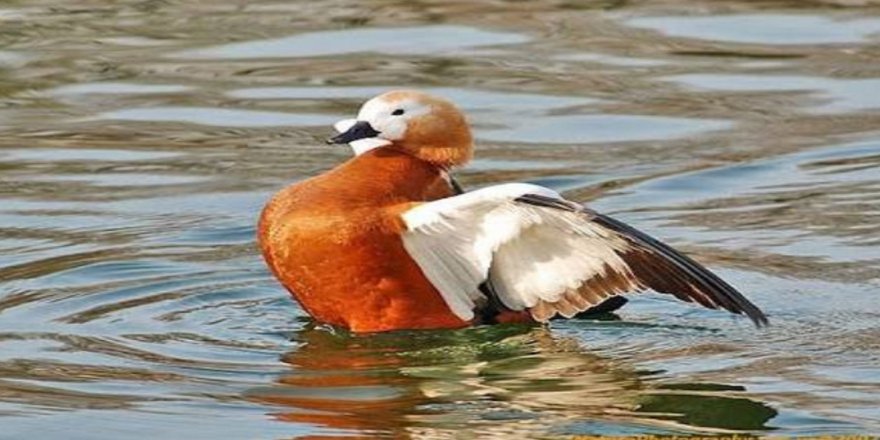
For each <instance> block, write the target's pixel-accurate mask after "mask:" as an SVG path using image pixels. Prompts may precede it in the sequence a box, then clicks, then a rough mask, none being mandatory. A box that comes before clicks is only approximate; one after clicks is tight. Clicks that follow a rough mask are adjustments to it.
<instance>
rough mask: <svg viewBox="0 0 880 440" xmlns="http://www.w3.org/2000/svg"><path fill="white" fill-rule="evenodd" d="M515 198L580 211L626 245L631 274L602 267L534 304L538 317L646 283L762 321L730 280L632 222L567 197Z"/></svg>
mask: <svg viewBox="0 0 880 440" xmlns="http://www.w3.org/2000/svg"><path fill="white" fill-rule="evenodd" d="M516 201H517V202H521V203H526V204H530V205H534V206H541V207H545V208H553V209H561V210H565V211H569V212H576V213H579V214H582V215H584V218H585V220H586V221H590V222H592V223H594V224H596V225H599V226H601V227H603V228H605V229H608V230H609V231H612V232H613V233H614V234H615V235H617V236H619V237H620V238H622V239H623V240H625V241H626V243H627V244H628V246H625V247H624V248H623V249H621V250H616V251H615V252H616V253H617V254H618V255H619V256H620V258H621V259H623V261H624V262H625V263H626V264H627V266H628V267H629V269H630V271H631V273H629V274H624V273H618V272H614V271H612V270H610V269H609V270H606V271H605V272H604V273H603V274H601V275H597V276H596V277H594V278H592V279H590V280H588V281H587V282H586V283H585V284H584V285H583V286H581V288H579V289H577V291H572V292H567V293H566V294H565V295H564V296H563V297H562V299H561V300H560V302H558V303H553V304H548V303H539V304H538V305H537V306H536V312H537V314H538V315H539V316H542V317H543V316H544V315H547V314H550V315H552V314H554V313H556V312H559V313H561V314H563V315H568V314H569V313H570V312H571V309H572V307H574V308H580V307H576V306H578V304H573V303H574V302H577V301H578V299H577V297H581V298H587V300H588V301H587V302H588V303H592V304H595V300H596V299H600V300H601V299H603V298H605V297H607V296H612V295H617V294H621V293H624V292H625V291H632V290H640V289H641V288H650V289H653V290H656V291H657V292H661V293H667V294H671V295H674V296H675V297H677V298H679V299H681V300H683V301H688V302H696V303H698V304H700V305H702V306H704V307H708V308H711V309H717V308H719V307H720V308H723V309H725V310H728V311H730V312H732V313H736V314H745V315H746V316H748V317H749V318H750V319H751V320H752V321H753V322H754V323H755V324H756V325H758V326H762V325H766V324H767V317H766V316H765V315H764V313H763V312H762V311H761V310H760V309H759V308H758V307H757V306H755V305H754V304H752V303H751V302H750V301H749V300H748V299H746V298H745V297H744V296H743V295H742V294H741V293H739V292H738V291H737V290H736V289H734V288H733V287H732V286H731V285H730V284H727V283H726V282H724V280H722V279H721V278H719V277H718V276H717V275H715V274H714V273H712V272H711V271H709V269H706V268H705V267H704V266H703V265H701V264H700V263H697V262H696V261H694V260H692V259H691V258H689V257H687V256H685V255H683V254H682V253H680V252H678V251H676V250H675V249H673V248H671V247H669V246H668V245H666V244H664V243H662V242H660V241H658V240H656V239H654V238H653V237H651V236H649V235H647V234H645V233H644V232H641V231H639V230H638V229H635V228H633V227H632V226H629V225H627V224H625V223H623V222H621V221H618V220H615V219H613V218H611V217H608V216H606V215H603V214H599V213H597V212H595V211H592V210H589V209H587V208H584V207H582V206H580V205H578V204H576V203H572V202H568V201H566V200H560V199H554V198H550V197H544V196H539V195H534V194H527V195H524V196H522V197H519V198H517V199H516ZM539 316H536V319H537V318H538V317H539Z"/></svg>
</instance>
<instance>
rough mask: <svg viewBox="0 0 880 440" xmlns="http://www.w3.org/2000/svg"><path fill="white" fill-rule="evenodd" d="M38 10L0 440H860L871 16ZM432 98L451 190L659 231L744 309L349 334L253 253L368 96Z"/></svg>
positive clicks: (820, 10) (13, 249)
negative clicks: (460, 187)
mask: <svg viewBox="0 0 880 440" xmlns="http://www.w3.org/2000/svg"><path fill="white" fill-rule="evenodd" d="M651 3H653V4H647V2H641V3H634V4H630V2H611V1H597V2H590V3H577V2H554V1H539V2H509V3H504V4H502V3H498V4H495V3H488V2H487V3H486V4H470V3H450V2H419V3H412V2H370V3H368V4H364V3H363V2H344V1H341V2H333V3H332V4H328V3H326V2H297V3H289V2H277V3H272V2H270V1H251V2H246V3H231V2H220V1H202V2H198V3H193V2H179V3H178V2H161V1H151V0H147V1H132V2H112V3H107V2H98V1H89V0H75V1H68V2H63V3H62V4H61V5H60V6H59V5H58V4H57V2H47V1H36V0H34V1H20V2H12V3H7V4H5V5H3V9H0V438H3V439H6V438H9V439H16V438H64V439H120V438H143V437H150V438H161V437H166V438H190V439H202V438H205V439H207V438H210V439H218V438H222V439H239V438H240V439H244V438H248V439H251V438H291V437H300V436H311V437H312V438H322V437H325V438H326V437H332V436H339V435H360V436H364V437H383V436H391V437H400V438H444V437H449V438H452V437H462V436H465V437H467V436H480V437H481V438H486V437H490V436H495V437H499V438H500V437H503V438H521V437H542V438H556V437H558V438H567V436H569V435H571V434H608V435H624V434H646V433H655V434H662V433H667V434H669V433H676V434H694V433H697V434H710V433H731V432H738V433H741V432H749V433H754V434H768V435H770V434H772V435H786V436H787V435H805V434H825V433H873V434H880V410H878V407H880V368H878V367H877V365H878V362H880V324H878V323H880V303H878V300H877V297H876V295H877V293H878V291H880V172H878V168H880V35H878V32H880V5H878V4H876V3H874V2H870V1H861V2H855V1H844V0H840V1H830V0H821V1H814V2H782V1H778V2H769V1H767V2H745V1H742V2H736V1H725V2H718V1H713V2H709V1H705V2H696V3H695V2H684V1H675V0H672V1H667V2H651ZM397 87H411V88H420V89H426V90H429V91H432V92H434V93H438V94H441V95H445V96H447V97H450V98H452V99H454V100H455V101H457V102H459V103H460V104H461V105H462V107H464V109H465V110H466V111H467V112H468V114H469V116H470V118H471V120H472V122H473V124H474V126H475V129H476V136H477V139H478V142H479V148H478V159H477V160H476V161H475V162H474V163H473V164H472V166H470V167H469V168H467V169H465V170H462V171H460V172H459V174H458V175H459V176H460V178H461V180H462V181H463V182H464V183H465V184H466V185H467V186H469V187H472V188H473V187H479V186H481V185H486V184H490V183H500V182H509V181H528V182H533V183H538V184H543V185H547V186H550V187H553V188H555V189H557V190H560V191H563V192H564V193H565V194H566V195H567V196H568V197H570V198H572V199H575V200H579V201H583V202H588V203H589V204H590V205H591V206H592V207H594V208H596V209H600V210H603V211H606V212H609V213H612V214H614V215H616V216H617V217H619V218H621V219H623V220H625V221H627V222H630V223H632V224H634V225H636V226H638V227H640V228H642V229H645V230H647V231H649V232H651V233H653V234H654V235H657V236H659V237H661V238H663V239H664V240H666V241H668V242H670V243H672V244H674V245H676V246H677V247H680V248H682V249H684V250H686V251H688V252H689V253H691V254H692V255H694V256H695V257H696V258H698V259H699V260H701V261H704V262H706V263H707V264H708V265H710V266H711V267H712V268H713V269H716V270H717V271H718V272H719V273H720V274H721V275H723V276H724V277H725V278H726V279H728V280H729V281H730V282H731V283H732V284H734V285H736V286H738V287H739V288H740V289H741V290H742V291H743V292H745V293H746V294H747V296H749V297H750V298H751V299H753V300H754V301H755V302H756V303H757V304H759V305H760V306H762V308H763V309H764V310H766V311H767V313H768V314H769V315H770V319H771V321H772V323H773V325H772V326H771V327H769V328H767V329H762V330H757V329H754V328H753V327H752V326H751V325H750V324H749V323H748V322H746V321H745V320H744V319H737V318H735V317H731V316H729V315H727V314H724V313H718V312H712V311H705V310H702V309H698V308H695V307H691V306H688V305H682V304H677V303H674V302H673V301H672V300H670V299H668V298H665V297H660V296H655V295H643V296H639V297H637V298H634V300H633V301H632V302H631V304H630V305H629V306H628V307H627V308H625V309H624V310H623V311H621V312H620V314H619V318H620V319H619V320H608V321H569V322H554V323H553V325H552V326H551V328H550V329H540V328H527V327H516V326H513V327H511V326H506V327H505V326H499V327H491V328H477V329H467V330H461V331H438V332H419V333H397V334H385V335H374V336H353V335H348V334H345V333H344V332H339V331H336V332H334V331H331V330H329V329H326V328H322V327H320V326H317V327H316V326H315V325H314V324H313V323H310V322H309V320H308V319H307V317H306V316H305V315H304V314H303V312H302V311H301V310H300V309H299V308H298V307H297V306H296V305H294V304H293V303H292V302H291V301H290V300H289V299H288V297H287V295H286V294H285V293H284V292H283V291H282V289H281V288H280V287H279V286H278V285H277V284H276V283H275V281H274V280H273V279H272V278H271V277H270V276H269V274H268V273H267V271H266V269H265V268H264V265H263V263H262V261H261V259H260V257H259V255H258V252H257V250H256V248H255V246H254V223H255V219H256V216H257V214H258V212H259V209H260V208H261V206H262V204H263V203H264V201H265V200H266V199H267V198H268V197H269V195H270V194H272V193H273V192H274V191H276V190H278V189H279V188H281V187H282V186H284V185H286V184H287V183H289V182H293V181H296V180H299V179H302V178H305V177H307V176H311V175H314V174H317V173H320V172H322V171H324V170H327V169H328V168H330V167H332V166H334V165H335V164H338V163H340V162H341V161H343V160H345V159H346V158H347V157H348V155H349V153H348V151H346V150H345V149H341V148H331V147H328V146H325V145H324V144H323V142H322V139H323V138H325V137H326V136H327V135H328V134H329V133H330V127H329V124H331V123H332V122H334V121H336V120H338V119H342V118H345V117H351V115H352V114H354V112H355V111H356V108H357V106H358V105H359V104H360V102H362V101H363V100H364V99H366V98H368V97H370V96H372V95H374V94H376V93H378V92H381V91H384V90H387V89H389V88H397Z"/></svg>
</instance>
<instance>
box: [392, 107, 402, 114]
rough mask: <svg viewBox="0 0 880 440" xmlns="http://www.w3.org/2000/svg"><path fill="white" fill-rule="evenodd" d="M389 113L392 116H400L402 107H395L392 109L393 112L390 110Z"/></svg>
mask: <svg viewBox="0 0 880 440" xmlns="http://www.w3.org/2000/svg"><path fill="white" fill-rule="evenodd" d="M391 114H392V115H394V116H400V115H402V114H403V109H402V108H399V109H397V110H394V111H393V112H391Z"/></svg>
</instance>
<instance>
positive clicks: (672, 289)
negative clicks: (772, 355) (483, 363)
mask: <svg viewBox="0 0 880 440" xmlns="http://www.w3.org/2000/svg"><path fill="white" fill-rule="evenodd" d="M402 218H403V221H404V223H405V224H406V229H407V230H406V231H405V232H404V234H403V243H404V247H405V248H406V250H407V252H408V253H409V254H410V256H411V257H412V258H413V259H414V260H415V261H416V263H417V264H418V265H419V267H420V268H421V269H422V272H423V273H424V274H425V276H426V277H427V278H428V280H430V281H431V283H432V284H433V285H434V286H435V287H436V288H437V290H438V291H439V292H440V293H441V294H442V295H443V299H444V300H445V301H446V303H447V304H448V305H449V307H450V309H451V310H452V311H453V312H454V313H455V314H456V315H458V316H459V317H460V318H462V319H464V320H470V319H472V318H473V316H474V313H473V310H474V308H475V307H476V305H477V304H478V303H480V302H482V301H483V300H484V299H485V297H484V295H483V293H482V292H481V291H480V288H479V286H480V284H482V283H484V282H486V281H489V282H490V283H491V284H492V286H493V288H494V291H495V292H496V293H497V295H498V297H499V299H500V300H501V302H502V303H503V304H504V305H505V306H506V307H508V308H510V309H512V310H529V312H530V313H531V315H532V317H533V318H535V319H536V320H538V321H546V320H548V319H550V318H551V317H553V316H554V315H557V314H559V315H562V316H565V317H571V316H574V315H575V314H577V313H578V312H581V311H584V310H587V309H589V308H590V307H592V306H595V305H597V304H599V303H601V302H602V301H603V300H605V299H606V298H608V297H610V296H614V295H620V294H624V293H627V292H634V291H639V290H644V289H653V290H655V291H658V292H661V293H668V294H672V295H674V296H676V297H677V298H679V299H682V300H684V301H689V302H696V303H698V304H701V305H703V306H705V307H708V308H712V309H718V308H723V309H726V310H728V311H730V312H733V313H738V314H742V313H744V314H746V315H747V316H748V317H749V318H751V319H752V321H754V322H755V323H756V324H758V325H762V324H766V323H767V318H766V317H765V316H764V314H763V313H762V312H761V311H760V310H759V309H758V308H757V307H756V306H755V305H754V304H752V303H751V302H749V300H747V299H746V298H745V297H743V296H742V294H740V293H739V292H737V291H736V289H734V288H733V287H731V286H730V285H729V284H727V283H725V282H724V281H723V280H721V279H720V278H718V277H717V276H716V275H714V274H713V273H712V272H710V271H709V270H708V269H706V268H705V267H703V266H702V265H700V264H699V263H697V262H695V261H694V260H692V259H690V258H688V257H686V256H684V255H682V254H681V253H679V252H677V251H676V250H674V249H672V248H670V247H669V246H667V245H665V244H663V243H661V242H659V241H657V240H655V239H653V238H651V237H650V236H648V235H647V234H644V233H642V232H640V231H638V230H636V229H635V228H632V227H630V226H628V225H626V224H624V223H622V222H619V221H617V220H614V219H612V218H610V217H607V216H604V215H602V214H599V213H596V212H594V211H591V210H588V209H586V208H583V207H581V206H580V205H578V204H575V203H572V202H569V201H567V200H565V199H563V198H562V197H560V196H559V194H557V193H556V192H554V191H552V190H549V189H547V188H543V187H540V186H536V185H529V184H506V185H498V186H493V187H488V188H484V189H480V190H477V191H472V192H469V193H465V194H461V195H458V196H454V197H449V198H445V199H441V200H437V201H433V202H429V203H425V204H422V205H418V206H416V207H415V208H412V209H410V210H408V211H406V212H405V213H404V214H403V215H402Z"/></svg>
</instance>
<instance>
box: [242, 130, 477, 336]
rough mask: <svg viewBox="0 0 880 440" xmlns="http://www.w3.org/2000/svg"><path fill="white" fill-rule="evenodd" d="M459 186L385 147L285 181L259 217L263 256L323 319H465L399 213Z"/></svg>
mask: <svg viewBox="0 0 880 440" xmlns="http://www.w3.org/2000/svg"><path fill="white" fill-rule="evenodd" d="M449 195H451V190H450V188H449V186H448V184H446V182H445V181H444V180H443V178H442V177H441V175H440V172H439V170H438V169H436V168H434V167H433V166H431V165H429V164H427V163H425V162H422V161H420V160H418V159H415V158H412V157H410V156H408V155H406V154H403V153H398V152H395V151H393V150H389V149H386V148H382V149H379V150H374V151H371V152H368V153H366V154H364V155H361V156H358V157H356V158H353V159H351V160H349V161H348V162H346V163H345V164H343V165H341V166H340V167H338V168H336V169H334V170H332V171H330V172H328V173H326V174H323V175H321V176H318V177H316V178H312V179H309V180H306V181H303V182H300V183H297V184H294V185H291V186H290V187H288V188H286V189H284V190H282V191H281V192H279V193H278V194H276V195H275V196H274V197H273V198H272V200H271V201H270V202H269V203H268V204H267V205H266V208H265V209H264V210H263V214H262V216H261V218H260V224H259V231H258V234H259V241H260V247H261V249H262V252H263V256H264V257H265V259H266V262H267V263H268V265H269V267H270V269H271V270H272V272H273V273H274V274H275V276H276V277H277V278H278V280H279V281H281V283H282V284H283V285H284V286H285V287H286V288H287V289H288V290H289V291H290V292H291V294H292V295H293V296H294V297H295V298H296V299H297V300H298V301H299V303H300V304H301V305H302V306H303V308H304V309H305V310H306V311H307V312H308V313H309V314H310V315H312V316H313V317H314V318H315V319H317V320H319V321H323V322H327V323H330V324H334V325H339V326H344V327H348V328H350V329H351V330H353V331H358V332H373V331H386V330H395V329H416V328H453V327H462V326H465V325H467V324H468V322H465V321H462V320H461V319H459V318H458V317H456V316H455V315H454V314H453V313H452V312H451V311H450V310H449V307H448V306H447V305H446V303H445V302H444V301H443V298H442V297H441V296H440V294H439V292H437V290H436V289H435V288H434V287H433V286H432V285H431V284H430V283H429V282H428V280H427V279H426V278H425V277H424V275H423V274H422V272H421V270H420V269H419V268H418V266H417V265H416V264H415V262H414V261H413V260H412V259H411V258H410V257H409V255H408V254H407V253H406V250H405V249H404V248H403V243H402V241H401V238H400V228H401V227H402V224H401V221H400V218H399V214H400V212H401V210H402V209H403V208H405V207H406V206H408V205H410V204H413V203H418V202H423V201H428V200H434V199H437V198H441V197H447V196H449Z"/></svg>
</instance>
